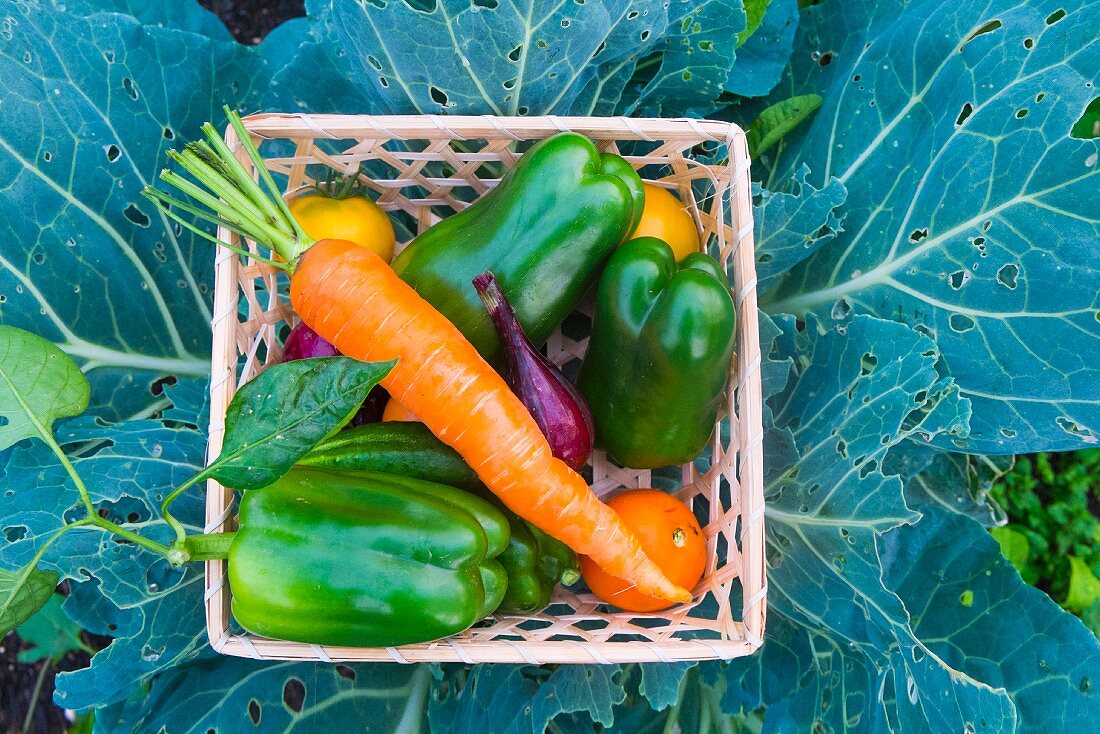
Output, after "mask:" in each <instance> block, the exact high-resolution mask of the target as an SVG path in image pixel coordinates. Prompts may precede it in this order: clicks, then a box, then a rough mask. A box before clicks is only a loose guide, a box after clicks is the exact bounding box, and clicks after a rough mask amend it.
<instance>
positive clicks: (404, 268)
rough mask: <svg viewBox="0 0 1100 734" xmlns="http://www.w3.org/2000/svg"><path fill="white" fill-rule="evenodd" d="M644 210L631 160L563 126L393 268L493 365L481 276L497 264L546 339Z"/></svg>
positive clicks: (493, 335) (535, 333) (508, 290)
mask: <svg viewBox="0 0 1100 734" xmlns="http://www.w3.org/2000/svg"><path fill="white" fill-rule="evenodd" d="M644 207H645V193H644V191H643V189H642V182H641V179H640V178H638V174H637V173H636V172H635V171H634V169H633V168H631V166H630V164H629V163H627V162H626V161H625V160H624V159H623V158H622V157H620V156H617V155H614V154H611V153H600V152H599V151H597V150H596V147H595V146H594V145H593V144H592V142H591V141H589V140H588V139H587V138H585V137H584V136H582V135H578V134H576V133H561V134H559V135H555V136H553V137H551V138H547V139H546V140H543V141H541V142H539V143H537V144H536V145H534V146H533V147H532V148H531V149H530V150H528V151H527V152H526V153H525V154H524V155H523V156H522V157H521V158H520V160H519V161H518V162H517V163H516V165H515V167H514V168H513V169H512V170H510V171H509V172H508V173H507V174H505V176H504V178H503V179H501V181H500V183H499V184H498V185H497V186H496V187H495V188H494V189H493V190H492V191H490V192H488V193H487V194H485V195H484V196H482V197H481V198H480V199H478V200H477V201H475V202H474V203H473V204H471V205H470V206H469V207H467V208H466V209H463V210H462V211H461V212H458V213H457V214H454V215H452V216H450V217H447V218H446V219H444V220H442V221H441V222H439V223H438V224H436V225H435V226H433V227H431V228H430V229H428V230H427V231H425V232H424V233H423V234H421V235H420V236H418V237H417V238H416V239H414V240H413V241H412V242H411V243H410V244H409V246H408V247H407V248H406V249H405V250H404V251H402V252H401V254H400V255H398V256H397V257H396V258H395V259H394V261H393V269H394V271H395V272H396V273H397V274H398V275H399V276H401V278H402V279H403V280H404V281H405V282H407V283H409V284H410V285H411V286H413V288H415V289H416V291H417V292H418V293H419V294H420V295H421V296H423V297H424V298H425V299H426V300H427V301H428V302H430V303H431V304H432V305H433V306H435V307H436V308H437V309H439V311H440V312H442V313H443V315H444V316H446V317H447V318H448V319H450V320H451V323H453V324H454V325H455V326H457V327H458V330H459V331H461V332H462V333H463V334H464V335H465V336H466V338H467V339H469V340H470V342H471V343H472V344H473V345H474V346H475V347H476V348H477V350H478V351H479V352H481V354H482V356H484V357H486V359H488V360H489V361H491V362H495V361H498V360H499V357H500V355H501V345H500V339H499V337H498V336H497V332H496V329H495V328H493V322H492V321H491V320H490V319H489V315H488V314H487V313H486V311H485V306H484V305H483V304H482V303H481V299H480V298H478V295H477V292H476V291H475V290H474V288H473V286H471V284H470V283H471V281H472V280H473V279H474V277H475V276H477V275H479V274H480V273H482V272H483V271H485V270H492V271H493V273H494V275H495V276H496V279H497V282H498V283H500V286H501V288H502V289H503V291H504V294H505V296H507V298H508V300H509V302H510V303H511V304H512V306H513V307H514V308H515V310H516V316H517V317H518V318H519V322H520V324H521V325H522V326H523V329H524V331H525V332H526V333H527V336H528V337H529V338H530V339H531V341H532V342H534V343H535V344H536V345H539V344H542V343H543V342H545V341H546V339H547V338H548V337H549V336H550V333H551V332H552V331H553V330H554V327H556V326H557V325H558V324H560V323H561V322H562V320H563V319H564V318H565V317H566V315H568V313H569V312H570V311H571V310H572V309H573V307H574V306H576V304H577V302H578V301H579V300H580V299H581V296H583V295H584V293H585V291H587V290H588V288H589V287H590V286H591V285H592V284H593V283H595V282H596V279H597V278H598V277H599V273H600V269H601V268H602V267H603V265H604V263H605V262H606V261H607V258H608V257H609V256H610V255H611V253H612V252H613V251H614V250H615V248H616V247H617V246H618V245H619V244H620V243H621V242H622V241H623V240H624V239H625V238H627V237H628V236H630V233H631V232H633V231H634V228H635V227H636V226H637V223H638V221H639V219H640V218H641V215H642V209H643V208H644Z"/></svg>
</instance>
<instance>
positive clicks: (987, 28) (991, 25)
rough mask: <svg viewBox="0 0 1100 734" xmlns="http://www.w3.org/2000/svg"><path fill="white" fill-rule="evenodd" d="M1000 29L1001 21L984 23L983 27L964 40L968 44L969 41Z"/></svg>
mask: <svg viewBox="0 0 1100 734" xmlns="http://www.w3.org/2000/svg"><path fill="white" fill-rule="evenodd" d="M1000 27H1001V21H999V20H991V21H989V22H988V23H986V24H985V25H983V26H982V27H981V28H979V29H978V30H976V31H974V32H973V33H971V34H970V36H969V37H968V38H967V39H966V42H967V43H969V42H970V41H973V40H974V39H975V38H977V37H978V36H984V35H985V34H986V33H992V32H993V31H995V30H997V29H998V28H1000Z"/></svg>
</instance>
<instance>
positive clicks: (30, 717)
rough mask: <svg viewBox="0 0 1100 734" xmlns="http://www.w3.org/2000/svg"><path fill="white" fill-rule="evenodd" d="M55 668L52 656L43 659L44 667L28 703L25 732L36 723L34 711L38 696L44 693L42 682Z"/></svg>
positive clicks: (25, 733) (24, 720) (35, 682)
mask: <svg viewBox="0 0 1100 734" xmlns="http://www.w3.org/2000/svg"><path fill="white" fill-rule="evenodd" d="M52 668H53V659H52V658H43V659H42V669H41V670H39V671H38V678H37V679H36V680H35V681H34V691H32V692H31V700H30V703H28V704H27V715H26V716H24V717H23V730H22V731H23V734H27V732H29V731H30V730H31V724H33V723H34V712H35V710H36V709H37V708H38V697H39V696H40V695H42V683H43V682H44V681H45V680H46V673H47V671H49V670H51V669H52Z"/></svg>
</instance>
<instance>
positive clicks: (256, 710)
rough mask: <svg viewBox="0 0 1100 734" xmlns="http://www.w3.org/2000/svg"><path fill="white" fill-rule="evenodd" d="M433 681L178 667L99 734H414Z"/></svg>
mask: <svg viewBox="0 0 1100 734" xmlns="http://www.w3.org/2000/svg"><path fill="white" fill-rule="evenodd" d="M430 681H431V673H430V672H429V667H428V666H427V665H397V664H396V663H388V664H387V663H373V664H372V663H366V664H359V665H331V664H325V663H290V662H282V663H264V662H259V661H255V660H244V659H241V658H230V657H219V658H216V659H213V660H207V661H202V662H198V663H192V664H190V665H184V666H180V667H177V668H174V669H172V670H171V671H169V672H167V673H166V674H164V675H161V676H159V677H158V678H156V679H155V680H154V681H153V683H152V686H151V687H150V690H149V693H148V695H147V696H139V697H135V698H134V699H132V700H130V701H127V702H123V703H120V704H117V705H115V706H111V707H109V708H107V709H104V710H100V711H99V712H98V713H97V714H96V731H97V732H103V734H130V733H131V732H154V731H163V732H207V731H218V732H245V731H249V732H289V731H299V732H315V731H334V732H352V731H372V732H373V731H377V732H387V733H390V732H392V734H414V733H415V732H421V731H424V730H425V728H424V724H425V723H426V721H425V710H426V708H427V702H428V691H429V684H430ZM481 731H482V732H484V731H486V730H481Z"/></svg>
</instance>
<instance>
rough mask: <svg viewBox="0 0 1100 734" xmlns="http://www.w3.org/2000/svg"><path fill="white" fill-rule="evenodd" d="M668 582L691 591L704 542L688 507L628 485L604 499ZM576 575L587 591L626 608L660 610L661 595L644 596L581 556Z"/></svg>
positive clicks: (663, 604) (701, 561) (664, 603)
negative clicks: (623, 489) (582, 580)
mask: <svg viewBox="0 0 1100 734" xmlns="http://www.w3.org/2000/svg"><path fill="white" fill-rule="evenodd" d="M607 504H608V506H609V507H611V509H613V510H615V512H616V513H618V515H619V517H620V518H622V521H623V523H624V524H625V525H626V526H627V527H628V528H630V530H631V531H633V533H634V534H635V535H636V536H637V538H638V541H639V542H640V543H641V544H642V550H644V551H645V553H646V555H647V556H649V557H650V558H651V559H652V560H653V562H654V563H656V564H657V566H658V567H659V568H660V569H661V571H663V572H664V574H665V576H667V577H668V580H669V581H671V582H672V583H674V584H676V585H678V586H682V587H684V588H685V589H691V588H692V587H694V586H695V584H697V583H699V579H701V578H702V577H703V570H704V569H705V567H706V565H707V540H706V538H705V537H704V536H703V530H702V528H700V527H699V522H698V521H697V520H696V519H695V515H694V514H693V513H692V511H691V508H690V507H688V506H687V505H685V504H684V503H683V502H681V501H680V500H678V499H676V498H675V497H673V496H672V495H670V494H666V493H664V492H661V491H660V490H657V489H632V490H629V491H626V492H622V493H621V494H617V495H615V496H614V497H612V498H611V499H610V500H608V501H607ZM580 560H581V575H583V576H584V580H585V583H587V584H588V588H589V589H591V590H592V593H593V594H595V595H596V596H598V597H599V598H600V599H602V600H603V601H605V602H607V603H608V604H613V605H615V606H617V607H618V608H620V609H624V610H626V611H628V612H653V611H657V610H658V609H666V608H668V607H669V606H671V604H669V603H668V600H667V599H658V598H657V597H654V596H647V595H646V594H643V593H641V592H640V591H638V590H637V589H635V588H634V587H633V586H631V585H630V584H628V583H627V582H626V581H623V580H622V579H621V578H618V577H616V576H612V575H610V574H608V573H606V572H605V571H604V570H603V569H601V568H600V567H599V566H597V565H596V564H595V563H594V562H593V561H592V560H591V559H590V558H589V557H588V556H581V559H580Z"/></svg>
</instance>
